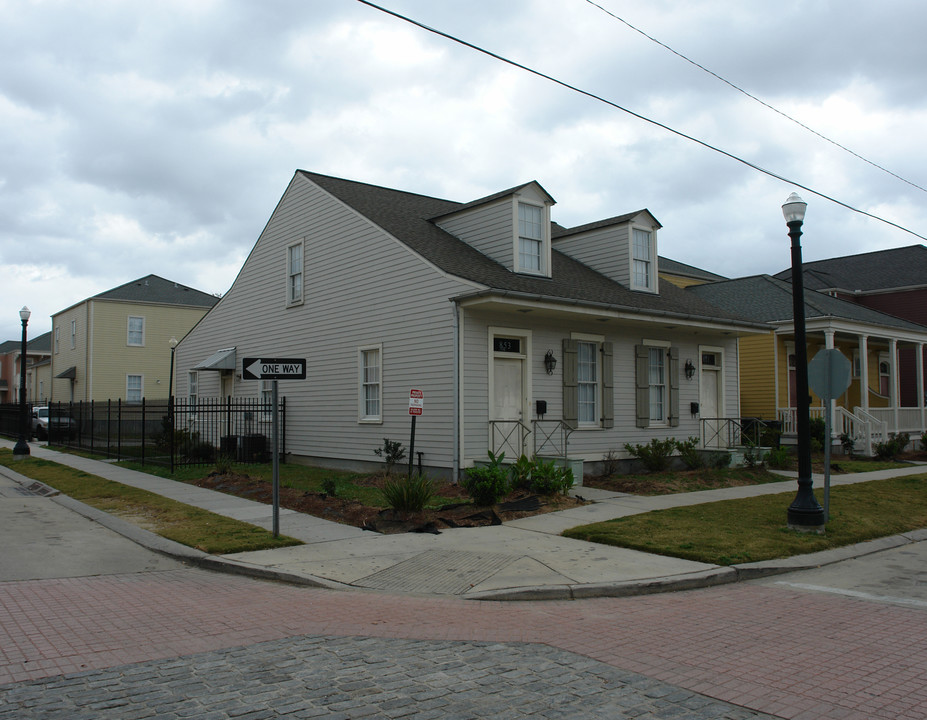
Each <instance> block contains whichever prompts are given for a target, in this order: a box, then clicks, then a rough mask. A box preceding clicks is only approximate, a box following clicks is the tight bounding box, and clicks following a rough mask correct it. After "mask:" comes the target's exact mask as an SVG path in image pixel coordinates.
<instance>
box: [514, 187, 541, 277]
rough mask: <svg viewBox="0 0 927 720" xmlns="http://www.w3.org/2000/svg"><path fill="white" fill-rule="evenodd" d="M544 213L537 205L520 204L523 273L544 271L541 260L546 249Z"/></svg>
mask: <svg viewBox="0 0 927 720" xmlns="http://www.w3.org/2000/svg"><path fill="white" fill-rule="evenodd" d="M543 217H544V214H543V211H542V209H541V208H539V207H538V206H537V205H527V204H525V203H518V269H519V271H521V272H529V273H541V272H543V271H544V268H543V267H542V262H541V258H542V257H543V255H542V250H543V247H544V226H543V222H542V218H543Z"/></svg>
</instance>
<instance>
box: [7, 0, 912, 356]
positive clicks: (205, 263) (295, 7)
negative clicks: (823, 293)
mask: <svg viewBox="0 0 927 720" xmlns="http://www.w3.org/2000/svg"><path fill="white" fill-rule="evenodd" d="M378 4H381V5H384V6H386V7H389V8H391V9H393V10H395V11H396V12H399V13H402V14H405V15H408V16H411V17H414V18H415V19H417V20H419V21H420V22H422V23H424V24H426V25H428V26H430V27H433V28H436V29H439V30H442V31H445V32H447V33H449V34H453V35H456V36H458V37H460V38H462V39H464V40H466V41H468V42H470V43H472V44H474V45H478V46H480V47H483V48H485V49H487V50H490V51H492V52H494V53H496V54H498V55H501V56H504V57H506V58H509V59H511V60H514V61H516V62H518V63H521V64H523V65H526V66H529V67H531V68H533V69H535V70H537V71H539V72H541V73H544V74H547V75H550V76H553V77H555V78H557V79H559V80H561V81H563V82H564V83H568V84H570V85H573V86H576V87H578V88H581V89H583V90H586V91H588V92H589V93H592V94H595V95H599V96H601V97H603V98H605V99H607V100H608V101H610V102H612V103H615V104H617V105H620V106H622V107H624V108H627V109H628V110H631V111H633V112H634V113H637V114H639V115H642V116H645V117H647V118H650V119H652V120H654V121H657V122H659V123H662V124H664V125H667V126H670V127H672V128H673V129H675V130H678V131H679V132H682V133H685V134H688V135H691V136H693V137H696V138H698V139H699V140H701V141H703V142H705V143H708V144H710V145H714V146H716V147H719V148H721V149H723V150H725V151H727V152H729V153H731V154H733V155H737V156H739V157H742V158H743V159H744V160H746V161H748V162H750V163H752V164H754V165H756V166H760V167H762V168H764V169H767V170H769V171H771V172H773V173H775V174H777V175H780V176H783V177H785V178H788V179H789V180H791V181H793V182H796V183H801V184H802V185H805V186H807V187H809V188H811V189H812V190H814V191H816V192H819V193H822V194H824V195H829V196H831V197H834V198H837V199H839V200H840V201H842V202H844V203H847V204H848V205H851V206H853V207H857V208H860V209H862V210H865V211H867V212H870V213H873V214H875V215H878V216H880V217H883V218H885V219H888V220H891V221H892V222H894V223H897V224H899V225H902V226H904V227H906V228H908V229H910V230H912V231H913V232H915V233H917V234H918V235H924V236H927V192H925V191H924V190H921V189H919V188H918V187H914V186H912V185H911V184H909V183H914V184H915V185H918V186H921V187H927V143H925V129H927V72H925V68H927V43H925V42H924V40H923V35H924V32H925V30H927V5H925V4H923V3H920V2H913V1H912V0H880V2H878V3H874V2H871V0H867V1H865V2H864V1H863V0H841V1H840V2H835V1H829V2H825V1H815V0H801V1H797V0H796V1H788V0H786V1H784V2H776V3H770V2H762V1H761V0H748V1H743V0H724V1H722V0H714V1H713V0H705V1H704V2H697V3H684V2H681V1H679V0H676V1H674V2H662V1H660V0H651V1H649V2H646V3H644V2H639V1H637V2H631V0H598V4H599V5H600V6H601V7H602V8H605V9H607V10H608V11H610V12H611V13H613V14H614V15H617V16H619V17H620V18H622V19H624V20H625V21H626V22H627V23H630V24H631V25H633V26H635V27H636V28H638V29H639V30H641V31H643V32H645V33H647V34H649V35H650V36H652V37H653V38H655V39H657V40H659V41H661V42H662V43H664V44H665V45H668V46H670V47H672V48H673V49H674V50H675V51H676V52H678V53H680V54H682V55H685V56H686V57H688V58H690V59H691V60H692V61H694V62H697V63H699V64H701V65H702V66H704V67H705V68H707V69H709V70H711V71H713V72H714V73H716V74H717V75H720V76H722V77H723V78H724V79H726V80H727V81H728V82H730V83H732V84H734V85H736V86H738V87H740V88H742V89H743V90H745V91H747V92H749V93H750V94H752V95H754V96H756V97H758V98H760V99H762V100H763V101H764V102H766V103H768V104H769V105H772V106H773V107H775V108H776V109H778V110H779V111H781V112H782V113H785V114H787V115H788V116H791V117H792V118H795V119H797V120H800V121H801V122H802V123H804V124H805V125H807V126H808V127H810V128H812V129H814V130H815V131H817V132H818V133H820V134H821V135H824V136H826V137H827V138H829V139H830V140H833V141H835V142H837V143H840V144H841V145H844V146H846V147H847V148H849V149H850V150H852V151H854V152H855V153H857V154H858V155H861V156H863V157H864V158H866V159H867V160H869V161H871V162H872V163H876V164H878V165H881V166H882V167H884V168H887V169H888V170H890V171H891V172H892V173H895V174H896V175H898V176H901V177H902V178H904V180H906V181H908V182H904V181H903V180H899V179H897V178H896V177H893V176H892V175H890V174H888V173H886V172H884V171H883V170H880V169H878V168H875V167H873V166H872V165H871V164H868V163H866V162H864V161H863V160H860V159H859V158H857V157H854V156H853V155H851V154H850V153H848V152H846V151H845V150H842V149H840V148H838V147H836V146H835V145H833V144H831V143H829V142H827V141H825V140H823V139H821V138H820V137H818V136H816V135H814V134H812V133H811V132H809V131H808V130H805V129H803V128H801V127H799V126H798V125H796V124H795V123H793V122H792V121H790V120H788V119H787V118H785V117H783V116H782V115H780V114H777V113H775V112H774V111H772V110H770V109H768V108H766V107H763V106H762V105H760V104H759V103H757V102H756V101H755V100H752V99H750V98H748V97H747V96H745V95H744V94H742V93H740V92H738V91H737V90H735V89H733V88H731V86H730V85H726V84H724V83H723V82H721V81H719V80H718V79H717V78H715V77H712V76H711V75H709V74H707V73H706V72H705V71H703V70H701V69H699V68H697V67H695V66H694V65H692V64H690V63H689V62H686V61H685V60H684V59H682V58H680V57H679V56H678V55H675V54H673V53H672V52H670V51H669V50H667V49H666V48H664V47H661V46H660V45H657V44H656V43H654V42H653V41H652V40H650V39H648V38H646V37H644V36H643V35H642V34H640V33H638V32H636V31H635V30H633V29H631V28H629V27H628V25H626V24H624V23H622V22H620V21H619V20H617V19H615V18H614V17H611V16H610V15H609V14H607V13H606V12H604V11H603V9H601V8H600V7H596V6H595V5H593V4H591V3H589V2H586V0H505V2H499V0H492V1H484V0H441V1H440V2H435V0H382V2H381V3H378ZM0 17H2V21H0V262H2V270H0V272H2V282H0V340H4V339H17V338H18V337H19V335H20V329H21V326H20V323H19V316H18V310H19V308H20V307H22V306H23V305H28V306H29V307H30V308H31V309H32V311H33V315H32V319H31V320H30V323H29V333H30V337H32V336H35V335H38V334H40V333H42V332H46V331H48V330H50V329H51V321H50V315H51V314H52V313H54V312H58V311H60V310H63V309H65V308H67V307H68V306H70V305H72V304H74V303H76V302H79V301H81V300H83V299H85V298H87V297H90V296H91V295H95V294H97V293H99V292H103V291H105V290H108V289H110V288H113V287H116V286H118V285H121V284H123V283H125V282H128V281H130V280H134V279H136V278H139V277H142V276H145V275H147V274H149V273H154V274H156V275H160V276H162V277H165V278H167V279H169V280H174V281H177V282H180V283H183V284H186V285H189V286H192V287H195V288H197V289H199V290H203V291H206V292H209V293H216V294H223V293H225V292H226V291H227V290H228V289H229V287H230V286H231V284H232V282H233V280H234V279H235V276H236V274H237V272H238V270H239V269H240V267H241V265H242V262H243V261H244V259H245V257H246V255H247V254H248V252H249V250H250V249H251V247H252V246H253V244H254V242H255V240H256V239H257V237H258V235H259V234H260V232H261V230H262V228H263V227H264V224H265V223H266V222H267V220H268V218H269V216H270V214H271V212H272V211H273V209H274V206H275V204H276V202H277V201H278V200H279V198H280V196H281V195H282V194H283V191H284V190H285V188H286V186H287V183H288V182H289V181H290V179H291V177H292V175H293V172H294V171H295V170H296V169H305V170H310V171H315V172H320V173H326V174H330V175H336V176H339V177H345V178H349V179H353V180H360V181H364V182H369V183H373V184H378V185H386V186H389V187H395V188H399V189H403V190H409V191H414V192H418V193H423V194H426V195H433V196H437V197H442V198H447V199H450V200H457V201H461V202H467V201H470V200H474V199H476V198H479V197H482V196H484V195H488V194H491V193H493V192H496V191H498V190H502V189H505V188H508V187H511V186H513V185H517V184H519V183H523V182H527V181H529V180H537V181H538V182H539V183H540V184H541V185H543V186H544V188H545V189H546V190H547V191H548V192H549V193H550V194H551V195H552V196H553V197H554V199H555V200H557V204H556V205H555V206H554V208H553V211H552V217H553V219H554V220H556V221H557V222H559V223H560V224H562V225H566V226H574V225H579V224H583V223H586V222H591V221H594V220H599V219H603V218H606V217H611V216H614V215H619V214H622V213H625V212H630V211H632V210H638V209H641V208H648V209H649V210H650V211H651V212H652V213H653V214H654V215H655V216H656V217H657V219H658V220H659V221H660V222H661V223H662V225H663V229H662V230H661V231H660V234H659V237H658V241H659V250H660V253H661V255H664V256H667V257H671V258H673V259H676V260H680V261H682V262H687V263H690V264H694V265H697V266H700V267H703V268H705V269H707V270H711V271H713V272H717V273H720V274H722V275H726V276H731V277H737V276H742V275H751V274H756V273H775V272H778V271H780V270H783V269H785V268H787V267H788V266H789V262H790V254H789V240H788V237H787V234H786V233H787V229H786V227H785V222H784V220H783V219H782V214H781V210H780V206H781V205H782V203H783V202H784V201H785V199H786V197H787V196H788V195H789V193H790V192H792V191H793V190H795V189H796V188H795V186H794V185H793V184H791V183H789V182H783V181H782V180H779V179H774V178H771V177H769V176H767V175H764V174H763V173H761V172H758V171H757V170H755V169H752V168H750V167H748V166H746V165H743V164H741V163H739V162H736V161H734V160H732V159H730V158H728V157H724V156H722V155H720V154H718V153H715V152H713V151H711V150H708V149H706V148H705V147H703V146H700V145H698V144H696V143H693V142H691V141H689V140H686V139H683V138H681V137H679V136H677V135H674V134H673V133H671V132H668V131H667V130H665V129H662V128H660V127H656V126H654V125H651V124H649V123H647V122H645V121H643V120H640V119H638V118H636V117H634V116H632V115H629V114H627V113H625V112H622V111H620V110H618V109H615V108H614V107H610V106H609V105H606V104H604V103H602V102H598V101H596V100H594V99H591V98H589V97H586V96H583V95H580V94H578V93H576V92H573V91H571V90H568V89H566V88H564V87H561V86H558V85H556V84H554V83H551V82H550V81H548V80H545V79H542V78H540V77H537V76H535V75H532V74H530V73H527V72H525V71H523V70H519V69H517V68H514V67H512V66H510V65H507V64H504V63H502V62H500V61H499V60H496V59H493V58H491V57H488V56H486V55H484V54H480V53H478V52H476V51H474V50H472V49H470V48H467V47H464V46H461V45H459V44H457V43H454V42H451V41H449V40H447V39H445V38H442V37H439V36H437V35H435V34H432V33H429V32H427V31H425V30H422V29H419V28H416V27H414V26H412V25H409V24H408V23H406V22H403V21H401V20H398V19H396V18H394V17H391V16H388V15H385V14H384V13H382V12H380V11H378V10H376V9H372V8H370V7H368V6H366V5H364V4H362V3H360V2H357V1H356V0H302V1H296V0H291V1H283V0H262V1H261V2H258V1H257V0H254V1H248V2H245V1H244V0H242V1H231V0H211V1H210V0H180V1H178V2H171V1H169V0H159V2H138V1H132V2H118V1H115V0H113V1H104V0H95V1H94V2H83V3H75V2H64V1H53V0H49V1H44V2H38V1H37V2H17V1H16V0H0ZM798 192H799V194H800V195H802V196H803V197H804V199H805V200H806V201H807V202H808V206H809V207H808V214H807V217H806V222H805V227H804V230H805V235H804V237H803V239H802V242H803V249H804V257H805V259H806V260H814V259H821V258H826V257H836V256H840V255H847V254H854V253H858V252H867V251H871V250H878V249H883V248H890V247H901V246H905V245H912V244H917V243H921V242H922V240H921V239H920V238H918V237H916V236H914V235H911V234H909V233H907V232H904V231H902V230H899V229H896V228H894V227H891V226H889V225H887V224H885V223H882V222H879V221H877V220H873V219H870V218H867V217H864V216H861V215H859V214H857V213H854V212H851V211H850V210H847V209H845V208H843V207H840V206H837V205H835V204H833V203H831V202H829V201H826V200H824V199H822V198H820V197H816V196H815V195H813V193H811V192H808V191H805V190H801V189H799V190H798Z"/></svg>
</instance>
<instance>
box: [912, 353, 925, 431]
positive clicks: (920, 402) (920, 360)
mask: <svg viewBox="0 0 927 720" xmlns="http://www.w3.org/2000/svg"><path fill="white" fill-rule="evenodd" d="M914 352H915V353H916V354H917V360H916V362H915V363H914V364H915V366H916V367H917V407H918V408H919V409H920V416H921V432H922V433H923V432H925V431H927V427H925V425H924V343H917V345H915V347H914Z"/></svg>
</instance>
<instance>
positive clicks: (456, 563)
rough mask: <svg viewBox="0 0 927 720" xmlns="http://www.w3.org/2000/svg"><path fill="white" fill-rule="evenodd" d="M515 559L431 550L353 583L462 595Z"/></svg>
mask: <svg viewBox="0 0 927 720" xmlns="http://www.w3.org/2000/svg"><path fill="white" fill-rule="evenodd" d="M516 559H517V558H515V557H514V556H512V555H503V554H501V553H483V552H463V551H456V550H428V551H427V552H423V553H421V554H420V555H416V556H415V557H413V558H409V559H408V560H404V561H403V562H401V563H397V564H396V565H393V566H392V567H389V568H386V569H385V570H381V571H380V572H376V573H374V574H373V575H368V576H367V577H365V578H361V579H360V580H357V581H356V582H354V583H353V584H354V585H358V586H360V587H366V588H373V589H375V590H393V591H396V592H426V593H437V594H445V595H459V594H461V593H464V592H466V591H467V590H469V589H470V588H471V587H473V586H474V585H477V584H479V583H480V582H482V581H483V580H485V579H486V578H488V577H489V576H490V575H492V574H493V573H495V572H497V571H499V570H501V569H502V568H504V567H505V566H506V565H508V564H509V563H510V562H513V561H514V560H516Z"/></svg>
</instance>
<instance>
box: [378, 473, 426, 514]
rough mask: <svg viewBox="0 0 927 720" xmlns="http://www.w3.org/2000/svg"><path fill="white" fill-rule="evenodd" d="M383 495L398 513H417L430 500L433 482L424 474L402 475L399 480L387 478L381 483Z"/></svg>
mask: <svg viewBox="0 0 927 720" xmlns="http://www.w3.org/2000/svg"><path fill="white" fill-rule="evenodd" d="M382 492H383V497H384V499H385V500H386V502H387V503H388V504H389V506H390V507H391V508H392V509H393V510H395V511H396V512H400V513H417V512H421V511H422V509H423V508H424V507H425V506H426V505H427V504H428V503H430V502H431V499H432V498H433V497H434V494H435V485H434V482H433V481H432V480H431V479H430V478H428V477H426V476H424V475H418V476H413V477H405V476H403V477H402V479H401V480H394V479H393V478H389V479H388V480H387V481H386V483H385V484H384V485H383V490H382Z"/></svg>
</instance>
